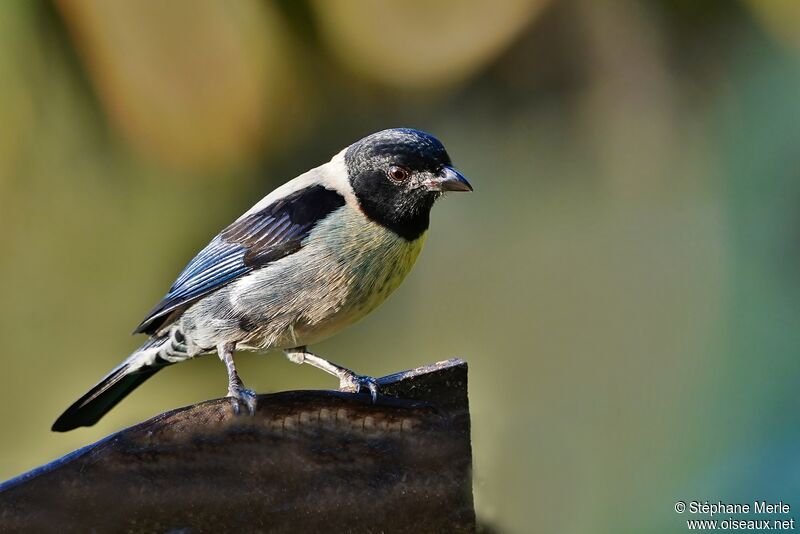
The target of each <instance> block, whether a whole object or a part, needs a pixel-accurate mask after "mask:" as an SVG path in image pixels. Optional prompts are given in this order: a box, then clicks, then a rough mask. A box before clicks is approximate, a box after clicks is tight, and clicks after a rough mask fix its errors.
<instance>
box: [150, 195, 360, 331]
mask: <svg viewBox="0 0 800 534" xmlns="http://www.w3.org/2000/svg"><path fill="white" fill-rule="evenodd" d="M344 203H345V200H344V197H343V196H342V195H341V194H339V193H338V192H336V191H333V190H331V189H327V188H325V187H324V186H322V185H313V186H309V187H306V188H304V189H300V190H298V191H295V192H294V193H292V194H290V195H288V196H286V197H284V198H281V199H278V200H276V201H275V202H273V203H272V204H270V205H269V206H266V207H264V208H263V209H261V210H260V211H257V212H255V213H252V214H250V215H247V216H246V217H243V218H241V219H239V220H238V221H236V222H234V223H233V224H231V225H230V226H228V227H227V228H225V229H224V230H223V231H222V232H220V234H219V235H218V236H216V237H215V238H214V239H213V240H212V241H211V243H209V244H208V245H207V246H206V247H205V248H204V249H203V250H201V251H200V253H199V254H197V256H195V257H194V259H192V261H190V262H189V264H188V265H187V266H186V268H185V269H184V270H183V272H181V274H180V275H179V276H178V278H177V280H175V283H174V284H173V285H172V287H171V288H170V290H169V292H167V294H166V295H165V296H164V298H163V299H162V300H161V302H159V303H158V304H157V305H156V306H155V307H154V308H153V309H152V310H151V311H150V313H149V314H147V317H145V319H144V320H143V321H142V322H141V324H139V326H138V327H137V328H136V330H135V331H134V333H140V332H144V333H147V334H155V333H156V332H157V331H159V330H161V329H162V328H164V327H165V326H167V325H168V324H170V323H171V322H172V321H174V320H175V319H177V317H179V316H180V314H181V313H182V311H183V310H185V309H186V308H188V307H189V306H190V305H191V304H193V303H194V302H196V301H197V300H198V299H200V298H202V297H203V296H205V295H207V294H209V293H211V292H212V291H215V290H217V289H219V288H221V287H223V286H225V285H226V284H228V283H230V282H231V281H233V280H235V279H237V278H239V277H241V276H243V275H245V274H247V273H249V272H251V271H254V270H256V269H260V268H263V267H265V266H267V265H268V264H269V263H271V262H274V261H276V260H278V259H280V258H283V257H285V256H288V255H290V254H292V253H294V252H296V251H298V250H300V248H301V247H302V242H303V240H304V239H305V238H306V237H307V236H308V234H309V233H310V232H311V230H312V229H313V228H314V226H315V225H316V224H317V223H318V222H319V221H320V220H322V219H323V218H325V217H326V216H327V215H329V214H330V213H331V212H333V211H334V210H336V209H338V208H340V207H341V206H343V205H344ZM176 312H180V313H176Z"/></svg>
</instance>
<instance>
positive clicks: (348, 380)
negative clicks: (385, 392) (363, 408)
mask: <svg viewBox="0 0 800 534" xmlns="http://www.w3.org/2000/svg"><path fill="white" fill-rule="evenodd" d="M362 388H367V389H369V393H370V395H371V396H372V402H373V403H374V402H375V400H376V399H377V398H378V381H377V380H375V379H374V378H372V377H371V376H366V375H357V374H355V373H354V372H353V371H350V370H347V369H345V370H344V371H343V372H342V374H340V375H339V391H351V392H353V393H359V392H360V391H361V389H362Z"/></svg>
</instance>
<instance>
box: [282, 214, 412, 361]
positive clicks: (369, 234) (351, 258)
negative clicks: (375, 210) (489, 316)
mask: <svg viewBox="0 0 800 534" xmlns="http://www.w3.org/2000/svg"><path fill="white" fill-rule="evenodd" d="M340 215H341V216H340V217H336V218H332V219H330V220H328V221H325V222H324V223H323V224H322V225H320V228H319V231H318V232H314V233H312V235H310V236H309V239H308V242H307V244H306V246H307V247H308V258H309V265H312V266H315V267H314V269H315V274H317V276H316V277H315V278H316V281H315V283H312V284H311V287H312V288H317V289H316V290H315V291H314V293H315V296H314V298H312V299H311V300H312V301H313V302H310V304H311V305H310V306H309V308H308V309H307V310H306V311H305V313H304V314H303V315H302V317H301V318H300V320H299V321H298V322H297V324H296V325H295V331H296V334H297V336H298V337H299V338H301V340H302V341H303V343H302V344H304V345H305V344H312V343H315V342H317V341H319V340H321V339H324V338H326V337H329V336H330V335H332V334H334V333H336V332H337V331H339V330H341V329H342V328H345V327H347V326H349V325H351V324H353V323H355V322H356V321H358V320H360V319H362V318H363V317H365V316H366V315H367V314H369V313H370V312H371V311H373V310H374V309H375V308H377V307H378V306H379V305H380V304H381V303H383V301H385V300H386V298H387V297H388V296H389V295H391V294H392V293H393V292H394V290H395V289H397V288H398V287H399V286H400V284H401V283H402V282H403V280H404V279H405V277H406V276H407V275H408V273H409V272H410V271H411V269H412V267H413V266H414V263H415V262H416V260H417V257H418V256H419V253H420V251H421V250H422V246H423V244H424V241H425V234H423V235H422V236H420V237H419V238H418V239H415V240H413V241H408V240H406V239H403V238H402V237H400V236H398V235H397V234H395V233H394V232H392V231H391V230H388V229H386V228H384V227H383V226H381V225H379V224H376V223H374V222H372V221H370V220H368V219H367V218H366V217H365V216H364V215H363V214H362V213H361V212H360V211H358V210H357V209H354V208H352V207H350V206H349V205H348V206H345V207H344V208H342V213H341V214H340ZM317 269H318V270H317Z"/></svg>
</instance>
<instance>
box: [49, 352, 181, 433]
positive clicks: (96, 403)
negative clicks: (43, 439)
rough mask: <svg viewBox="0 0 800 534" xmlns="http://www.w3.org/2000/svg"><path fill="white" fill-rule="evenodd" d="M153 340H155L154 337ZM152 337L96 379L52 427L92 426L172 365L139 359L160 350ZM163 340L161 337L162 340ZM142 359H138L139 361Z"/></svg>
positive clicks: (63, 428) (55, 430)
mask: <svg viewBox="0 0 800 534" xmlns="http://www.w3.org/2000/svg"><path fill="white" fill-rule="evenodd" d="M153 341H154V340H153ZM153 341H150V342H148V343H146V344H145V346H144V347H142V349H140V350H139V351H137V352H135V353H134V354H133V355H131V357H130V358H128V359H127V360H125V361H124V362H122V364H121V365H120V366H119V367H117V368H116V369H114V370H113V371H111V372H110V373H108V375H106V377H105V378H103V379H102V380H101V381H100V382H98V383H97V385H95V386H94V387H93V388H92V389H90V390H89V392H88V393H86V394H85V395H84V396H83V397H81V398H80V399H78V400H77V401H75V402H74V403H73V404H72V406H70V407H69V408H67V410H66V411H65V412H64V413H63V414H61V417H59V418H58V419H57V420H56V422H55V423H53V427H52V430H53V431H54V432H66V431H68V430H72V429H75V428H78V427H79V426H92V425H93V424H95V423H96V422H97V421H99V420H100V418H101V417H103V416H104V415H105V414H106V413H107V412H108V411H109V410H110V409H111V408H113V407H114V406H116V405H117V403H118V402H119V401H121V400H122V399H124V398H125V397H126V396H127V395H128V393H130V392H131V391H133V390H134V389H136V388H137V387H139V386H140V385H141V384H142V383H143V382H144V381H145V380H147V379H148V378H150V377H151V376H153V375H154V374H156V373H157V372H158V371H160V370H161V369H162V368H164V367H166V366H167V365H169V363H168V362H166V361H164V360H162V359H160V358H148V359H149V360H150V361H158V362H159V363H153V364H148V365H141V363H139V362H140V361H141V360H139V358H140V357H143V356H145V354H146V353H147V352H150V351H152V350H153V349H155V350H158V346H160V345H161V343H158V342H156V343H153ZM159 341H160V340H159ZM137 360H139V361H137Z"/></svg>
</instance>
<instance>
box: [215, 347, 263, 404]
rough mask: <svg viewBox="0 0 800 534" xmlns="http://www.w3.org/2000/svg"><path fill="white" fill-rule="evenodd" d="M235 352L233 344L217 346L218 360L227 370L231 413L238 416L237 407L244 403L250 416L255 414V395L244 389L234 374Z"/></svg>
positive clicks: (236, 374)
mask: <svg viewBox="0 0 800 534" xmlns="http://www.w3.org/2000/svg"><path fill="white" fill-rule="evenodd" d="M235 350H236V343H235V342H233V343H221V344H219V345H218V346H217V354H219V359H220V360H222V362H223V363H224V364H225V367H227V368H228V396H229V397H231V398H232V399H233V413H235V414H236V415H239V406H240V404H242V403H244V404H245V405H246V406H247V410H248V411H249V412H250V415H253V414H254V413H255V412H256V393H255V391H252V390H249V389H246V388H245V387H244V382H242V379H241V378H239V373H237V372H236V366H235V365H234V363H233V353H234V351H235Z"/></svg>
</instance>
